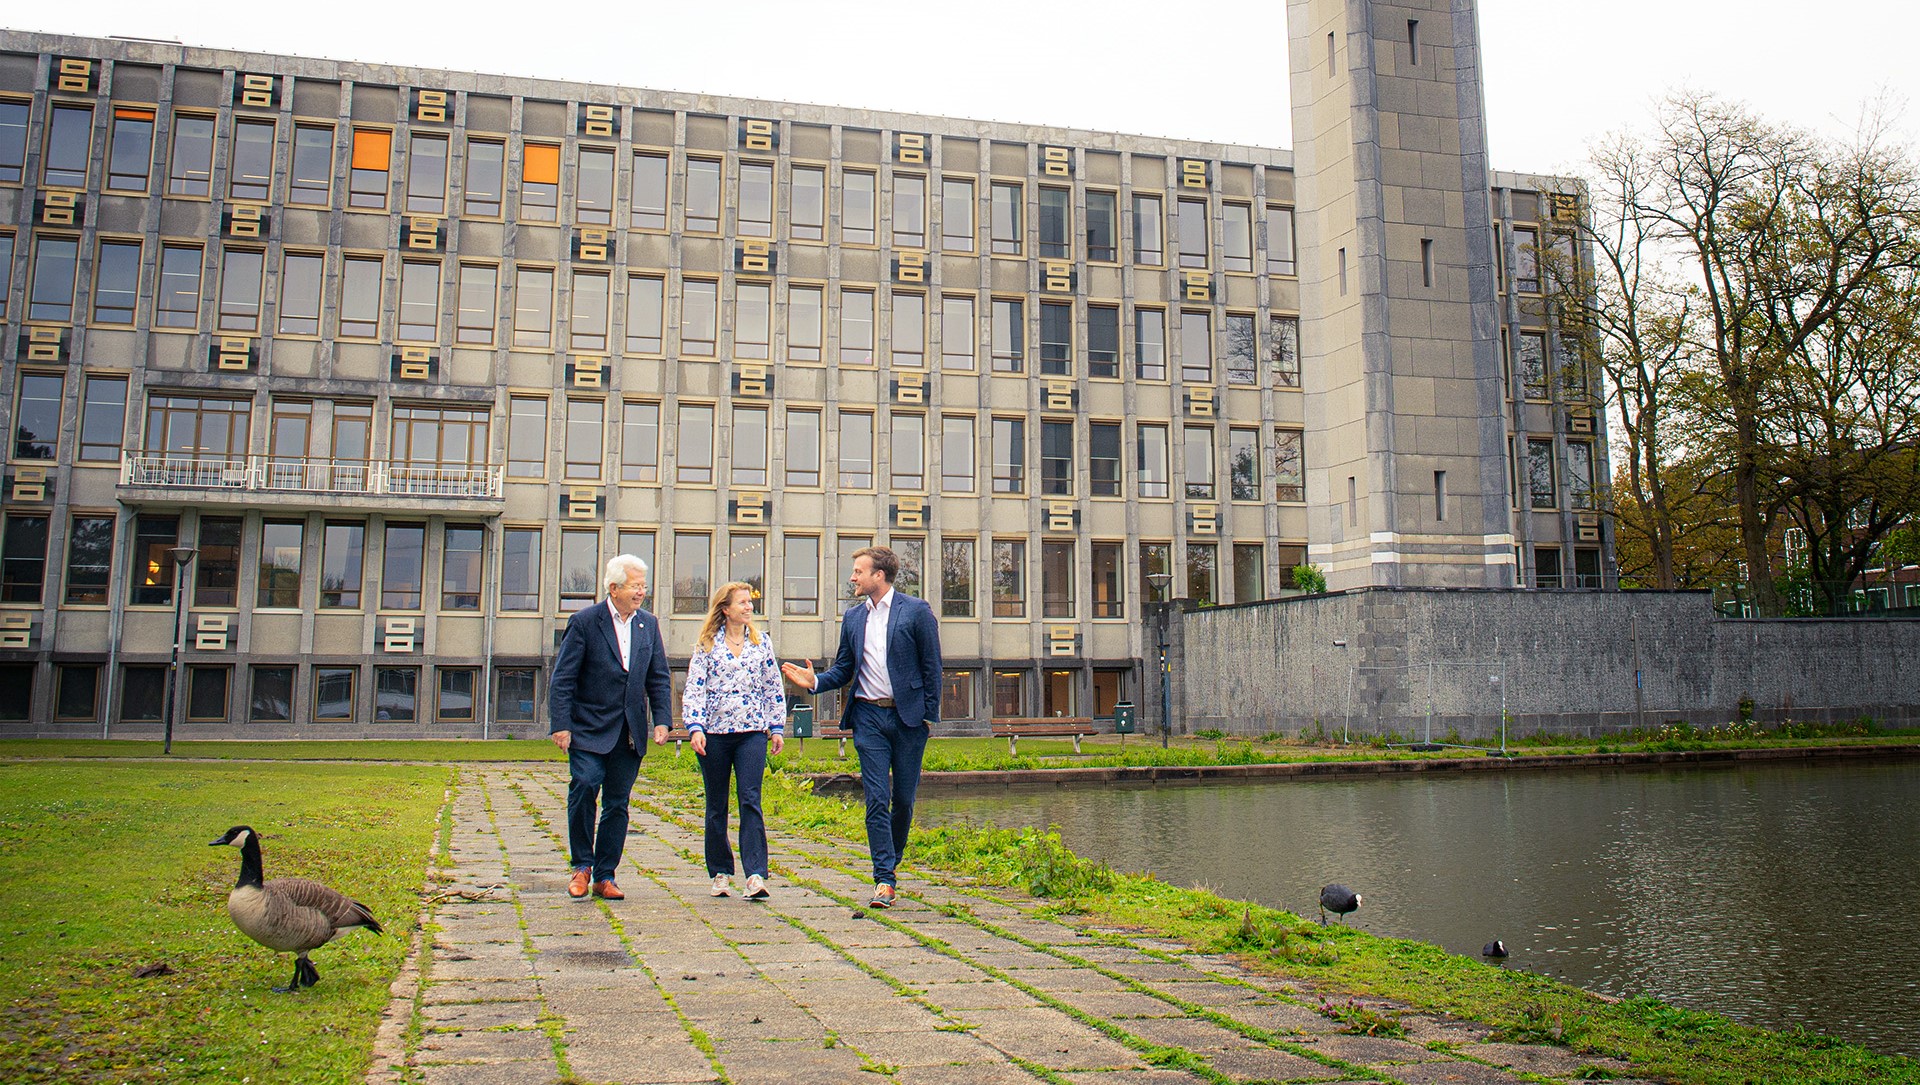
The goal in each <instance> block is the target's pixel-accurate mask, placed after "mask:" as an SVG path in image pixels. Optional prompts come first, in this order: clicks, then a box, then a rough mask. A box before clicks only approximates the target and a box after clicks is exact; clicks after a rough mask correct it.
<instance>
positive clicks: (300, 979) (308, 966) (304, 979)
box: [273, 955, 320, 995]
mask: <svg viewBox="0 0 1920 1085" xmlns="http://www.w3.org/2000/svg"><path fill="white" fill-rule="evenodd" d="M319 982H320V970H319V969H317V968H315V967H313V962H312V961H309V960H307V958H306V956H305V955H302V956H300V957H297V958H295V959H294V962H293V979H292V980H290V981H288V983H287V985H286V986H285V987H275V988H274V989H273V993H274V994H277V995H284V994H288V993H290V992H293V991H298V990H299V989H300V988H302V987H312V986H313V985H314V984H316V983H319Z"/></svg>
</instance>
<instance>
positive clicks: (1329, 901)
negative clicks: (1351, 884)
mask: <svg viewBox="0 0 1920 1085" xmlns="http://www.w3.org/2000/svg"><path fill="white" fill-rule="evenodd" d="M1358 907H1360V894H1358V893H1356V892H1354V891H1353V890H1351V889H1348V888H1347V887H1346V886H1344V885H1341V884H1340V883H1339V882H1335V883H1333V884H1332V885H1329V886H1327V887H1326V888H1325V889H1322V890H1320V925H1321V926H1323V927H1324V926H1326V925H1327V913H1328V912H1332V913H1333V914H1335V915H1337V916H1339V917H1340V922H1342V923H1345V922H1346V921H1347V913H1348V912H1351V911H1353V910H1354V909H1355V908H1358Z"/></svg>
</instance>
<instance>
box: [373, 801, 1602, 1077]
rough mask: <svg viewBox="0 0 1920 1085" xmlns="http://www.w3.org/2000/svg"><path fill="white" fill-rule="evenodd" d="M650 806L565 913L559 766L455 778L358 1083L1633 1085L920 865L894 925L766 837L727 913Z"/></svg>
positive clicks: (696, 852)
mask: <svg viewBox="0 0 1920 1085" xmlns="http://www.w3.org/2000/svg"><path fill="white" fill-rule="evenodd" d="M645 788H646V780H645V778H644V777H643V778H642V780H641V783H640V787H639V788H638V789H637V790H636V792H635V795H634V800H635V806H636V809H635V814H634V819H633V826H632V829H631V831H630V835H629V837H628V842H627V851H626V861H625V866H624V867H623V869H622V871H621V875H620V884H621V888H622V889H623V890H625V892H626V894H627V899H626V900H624V901H611V902H609V901H599V900H588V901H575V900H572V899H570V898H569V897H568V896H567V894H566V880H567V874H568V871H567V862H566V846H565V829H566V776H565V773H564V771H554V770H553V769H550V768H546V767H501V768H494V767H485V768H474V769H469V770H467V771H465V772H464V773H463V775H462V778H461V782H460V785H459V788H458V790H457V792H456V794H455V796H454V798H453V822H452V823H453V830H452V839H451V840H450V841H449V842H448V843H447V851H448V852H449V854H450V855H451V856H452V859H453V866H452V867H451V868H450V869H449V870H447V871H445V872H443V877H447V878H449V879H450V880H447V881H445V882H444V883H443V884H442V885H441V888H440V892H439V893H438V894H437V895H436V897H435V899H434V902H433V904H432V905H431V906H430V909H429V910H430V912H431V915H430V920H431V922H430V925H429V926H428V927H427V928H426V931H425V932H423V933H422V934H421V935H420V939H419V943H418V945H417V946H416V950H415V953H414V954H413V957H412V959H411V960H410V961H409V964H408V966H407V968H406V970H405V971H404V972H403V974H402V975H401V977H400V978H399V980H397V981H396V983H395V985H394V1000H393V1004H392V1006H391V1007H390V1009H389V1011H388V1014H387V1018H386V1020H385V1021H384V1022H383V1025H382V1028H381V1032H380V1037H379V1040H378V1041H377V1043H376V1050H375V1062H374V1068H373V1070H372V1072H371V1073H370V1074H369V1076H368V1081H369V1082H370V1083H379V1085H387V1083H394V1082H419V1083H422V1085H442V1083H446V1085H452V1083H456V1082H457V1083H460V1085H496V1083H499V1085H508V1083H511V1085H546V1083H552V1082H569V1083H572V1082H593V1083H600V1082H620V1083H631V1085H639V1083H655V1085H669V1083H672V1085H680V1083H691V1082H732V1083H736V1085H761V1083H774V1085H778V1083H784V1082H796V1083H814V1082H818V1083H822V1085H825V1083H829V1082H832V1083H844V1082H859V1083H865V1082H873V1083H875V1085H879V1083H881V1082H898V1083H900V1085H941V1083H952V1085H1000V1083H1013V1082H1022V1083H1031V1082H1036V1081H1043V1082H1054V1083H1066V1082H1071V1083H1085V1085H1162V1083H1169V1085H1170V1083H1174V1082H1182V1083H1185V1082H1212V1083H1218V1085H1226V1083H1240V1082H1318V1081H1382V1082H1408V1083H1438V1082H1457V1083H1470V1085H1481V1083H1486V1085H1492V1083H1507V1082H1519V1081H1534V1082H1542V1081H1572V1080H1575V1079H1576V1075H1577V1074H1579V1073H1580V1072H1581V1068H1582V1067H1583V1066H1586V1065H1588V1064H1592V1063H1598V1064H1599V1065H1602V1066H1606V1067H1607V1068H1608V1069H1610V1070H1612V1071H1613V1072H1614V1073H1616V1074H1619V1073H1622V1071H1623V1068H1622V1067H1620V1066H1618V1065H1617V1064H1616V1065H1608V1064H1607V1061H1606V1060H1595V1059H1583V1058H1579V1057H1576V1056H1574V1055H1572V1054H1570V1053H1568V1052H1566V1051H1564V1050H1562V1049H1559V1048H1553V1047H1534V1046H1514V1045H1504V1044H1495V1043H1489V1042H1487V1035H1488V1030H1487V1029H1485V1028H1484V1027H1480V1026H1476V1025H1471V1024H1464V1023H1460V1022H1449V1021H1441V1020H1436V1019H1434V1018H1431V1017H1422V1016H1417V1015H1412V1014H1407V1015H1403V1016H1401V1017H1400V1021H1401V1023H1402V1024H1403V1025H1405V1026H1406V1029H1407V1036H1408V1038H1407V1039H1404V1040H1400V1039H1381V1038H1374V1037H1366V1036H1355V1035H1346V1034H1344V1033H1342V1032H1341V1026H1340V1024H1339V1023H1338V1022H1336V1021H1333V1020H1331V1019H1329V1018H1327V1017H1325V1016H1323V1015H1321V1014H1320V1013H1318V1012H1316V1010H1315V1007H1317V1006H1318V1005H1319V1004H1320V1001H1319V999H1318V998H1317V997H1315V996H1313V995H1312V994H1310V993H1308V992H1307V991H1305V990H1304V989H1303V988H1302V987H1300V986H1298V985H1294V984H1290V983H1288V982H1285V981H1281V980H1275V979H1272V978H1269V977H1264V976H1261V975H1258V974H1256V973H1253V972H1250V971H1247V970H1244V969H1242V968H1240V967H1238V966H1237V965H1235V964H1234V963H1233V962H1232V961H1230V960H1227V959H1225V958H1222V957H1218V956H1211V955H1204V954H1196V953H1191V952H1188V951H1187V949H1186V947H1185V946H1183V945H1181V944H1178V943H1173V942H1166V941H1160V940H1156V939H1152V938H1146V937H1141V936H1138V935H1137V934H1129V933H1125V932H1114V931H1103V930H1095V929H1084V928H1079V927H1074V926H1071V925H1069V924H1066V923H1062V922H1057V921H1054V920H1051V919H1045V918H1040V917H1038V916H1036V915H1034V914H1033V910H1034V907H1035V905H1036V902H1034V901H1032V900H1027V899H1025V898H1019V897H1014V896H1007V895H1005V894H1000V895H996V896H983V895H979V894H977V893H973V892H969V891H968V890H967V889H965V888H964V887H961V886H954V885H944V884H928V883H927V882H926V881H924V880H923V879H922V878H921V877H919V876H917V875H916V874H914V873H913V872H911V871H909V872H907V874H906V876H905V877H904V878H903V885H902V893H901V897H900V903H899V904H898V905H896V906H895V907H894V908H893V909H891V910H889V911H886V912H873V911H869V910H868V909H866V908H865V907H863V906H862V905H863V904H864V901H865V896H866V892H867V890H868V889H869V888H870V886H869V885H868V884H867V883H866V882H865V881H864V877H865V873H866V871H867V865H866V856H865V852H864V850H861V849H853V848H839V847H834V846H830V845H826V844H820V843H817V842H814V841H809V840H803V839H797V838H793V837H790V836H787V835H785V834H774V837H773V839H772V840H770V843H771V845H772V847H773V867H774V873H773V877H772V879H771V884H772V887H773V897H772V899H771V900H768V901H765V902H749V901H746V900H744V899H742V898H741V897H739V896H738V895H735V896H733V897H730V898H726V899H715V898H713V897H710V896H708V895H707V881H708V879H707V877H706V871H705V868H704V865H703V863H702V862H701V859H700V838H699V835H698V834H697V833H696V832H693V831H690V830H689V829H687V828H685V827H683V826H681V825H679V824H677V823H675V822H672V821H669V820H664V819H663V818H662V817H661V816H659V815H658V814H656V813H654V812H650V811H648V810H646V809H641V807H642V806H643V805H645V804H646V803H647V796H646V791H645ZM1342 1001H1343V1002H1344V1001H1345V1000H1344V999H1343V1000H1342ZM1368 1005H1369V1006H1370V1007H1373V1008H1376V1009H1379V1010H1381V1011H1382V1012H1387V1013H1393V1012H1395V1010H1396V1008H1395V1007H1390V1006H1386V1005H1385V1004H1381V1003H1376V1002H1369V1003H1368ZM863 1071H864V1072H865V1073H864V1074H863V1073H862V1072H863ZM1588 1072H1589V1073H1591V1071H1588ZM867 1074H870V1075H872V1076H870V1077H869V1076H866V1075H867ZM1614 1080H1615V1081H1616V1082H1626V1081H1628V1080H1629V1079H1627V1078H1625V1077H1624V1076H1623V1077H1617V1078H1615V1079H1614Z"/></svg>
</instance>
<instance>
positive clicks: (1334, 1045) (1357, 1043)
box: [1314, 1036, 1448, 1066]
mask: <svg viewBox="0 0 1920 1085" xmlns="http://www.w3.org/2000/svg"><path fill="white" fill-rule="evenodd" d="M1314 1050H1316V1051H1318V1052H1320V1053H1321V1054H1323V1055H1331V1056H1333V1057H1334V1058H1336V1059H1345V1060H1346V1061H1348V1062H1357V1063H1362V1064H1364V1065H1367V1066H1380V1065H1383V1064H1386V1063H1405V1062H1432V1061H1434V1060H1436V1059H1439V1060H1445V1059H1447V1058H1448V1056H1446V1055H1443V1054H1440V1053H1439V1052H1435V1051H1430V1050H1428V1049H1427V1048H1424V1047H1422V1046H1420V1045H1419V1044H1416V1043H1409V1042H1408V1041H1406V1040H1388V1039H1383V1038H1381V1037H1378V1036H1322V1037H1319V1039H1318V1040H1317V1041H1316V1042H1315V1044H1314Z"/></svg>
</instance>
